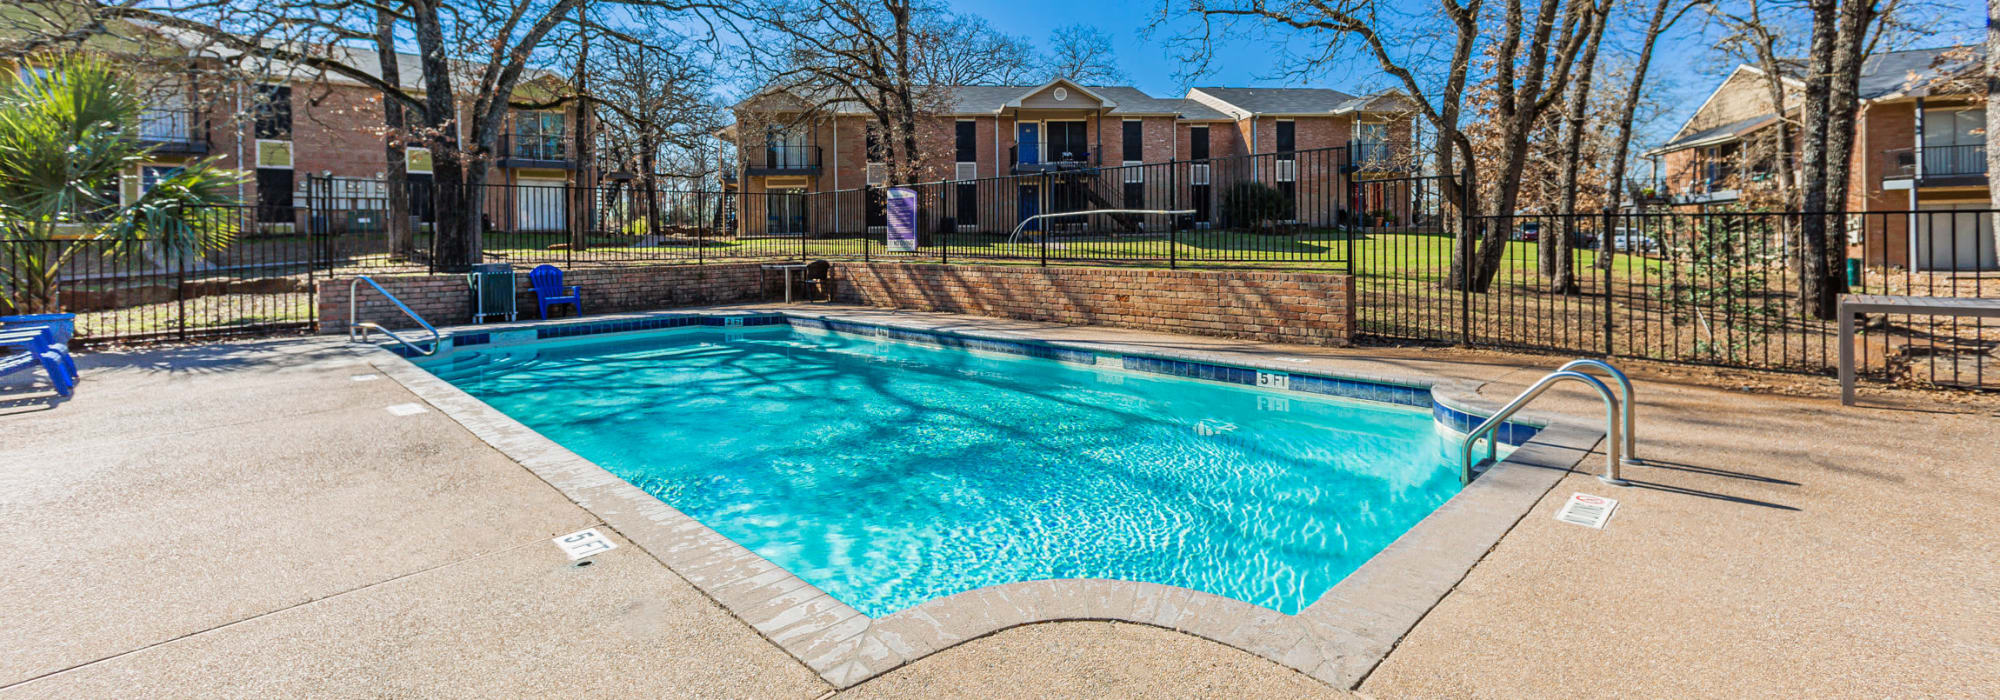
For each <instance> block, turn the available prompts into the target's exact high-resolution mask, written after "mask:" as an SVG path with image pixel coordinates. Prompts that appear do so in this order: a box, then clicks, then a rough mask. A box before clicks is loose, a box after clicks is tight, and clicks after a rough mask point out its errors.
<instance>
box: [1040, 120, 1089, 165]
mask: <svg viewBox="0 0 2000 700" xmlns="http://www.w3.org/2000/svg"><path fill="white" fill-rule="evenodd" d="M1043 128H1044V131H1045V133H1044V134H1043V138H1044V140H1045V141H1047V142H1048V148H1047V150H1046V152H1047V153H1048V154H1049V157H1048V160H1049V161H1050V162H1057V161H1085V160H1089V159H1090V139H1089V136H1088V135H1087V132H1088V129H1087V122H1048V123H1047V124H1046V125H1045V126H1044V127H1043Z"/></svg>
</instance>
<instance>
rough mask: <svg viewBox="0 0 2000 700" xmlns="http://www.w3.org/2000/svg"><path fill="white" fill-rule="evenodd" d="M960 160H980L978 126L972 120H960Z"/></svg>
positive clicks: (970, 161) (968, 161)
mask: <svg viewBox="0 0 2000 700" xmlns="http://www.w3.org/2000/svg"><path fill="white" fill-rule="evenodd" d="M957 136H958V162H960V163H972V162H977V161H978V160H979V133H978V126H977V125H976V124H975V123H973V122H971V121H961V122H958V134H957Z"/></svg>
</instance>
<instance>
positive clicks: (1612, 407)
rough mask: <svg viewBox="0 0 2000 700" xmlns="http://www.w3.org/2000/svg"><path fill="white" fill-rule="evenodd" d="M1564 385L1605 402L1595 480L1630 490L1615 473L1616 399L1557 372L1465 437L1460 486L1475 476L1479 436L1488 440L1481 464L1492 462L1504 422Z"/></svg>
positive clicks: (1572, 373)
mask: <svg viewBox="0 0 2000 700" xmlns="http://www.w3.org/2000/svg"><path fill="white" fill-rule="evenodd" d="M1564 381H1573V382H1580V383H1582V384H1584V385H1586V386H1589V387H1590V388H1592V389H1595V390H1596V391H1597V395H1598V396H1599V397H1600V398H1602V399H1604V431H1605V437H1606V439H1605V442H1604V473H1603V474H1601V475H1598V477H1597V478H1598V480H1599V481H1603V482H1604V483H1607V484H1611V485H1613V486H1630V485H1631V482H1628V481H1626V480H1625V479H1624V478H1623V477H1621V476H1620V475H1619V472H1618V464H1619V458H1618V457H1619V449H1618V448H1619V446H1620V443H1621V438H1620V436H1619V430H1618V415H1619V409H1618V398H1617V397H1616V396H1614V395H1612V393H1611V387H1609V386H1605V384H1604V382H1603V381H1600V380H1599V379H1598V378H1596V377H1593V376H1590V375H1588V374H1584V373H1582V372H1578V371H1576V370H1573V369H1564V370H1556V371H1554V372H1550V373H1548V374H1545V375H1542V378H1541V379H1538V380H1536V381H1535V383H1534V384H1532V385H1530V386H1529V387H1528V388H1527V389H1524V390H1522V391H1521V393H1520V394H1519V395H1517V396H1515V397H1514V400H1512V401H1508V402H1507V405H1506V406H1503V407H1501V409H1500V410H1498V411H1495V412H1494V413H1493V416H1492V417H1490V418H1487V419H1486V420H1485V421H1484V422H1482V423H1480V424H1479V427H1476V428H1473V429H1472V431H1471V432H1469V433H1466V435H1465V441H1464V443H1463V444H1461V445H1460V450H1459V455H1458V459H1459V472H1458V481H1459V484H1460V485H1469V484H1471V483H1472V477H1473V476H1474V474H1473V471H1472V467H1473V464H1472V450H1473V448H1474V447H1476V446H1477V445H1478V444H1479V436H1480V435H1485V436H1487V437H1486V459H1485V460H1484V461H1482V462H1481V463H1482V464H1484V463H1486V462H1492V461H1494V457H1495V456H1496V454H1497V453H1498V450H1499V447H1498V443H1499V442H1500V436H1499V435H1498V432H1499V430H1500V427H1501V426H1503V425H1506V424H1507V419H1508V418H1511V417H1513V415H1514V413H1515V412H1518V411H1520V410H1521V408H1522V407H1524V406H1527V405H1528V402H1530V401H1533V400H1535V397H1537V396H1541V395H1542V392H1545V391H1548V390H1549V387H1552V386H1555V385H1556V384H1557V383H1560V382H1564Z"/></svg>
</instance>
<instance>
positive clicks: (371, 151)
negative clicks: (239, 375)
mask: <svg viewBox="0 0 2000 700" xmlns="http://www.w3.org/2000/svg"><path fill="white" fill-rule="evenodd" d="M122 34H125V35H126V36H128V37H132V38H131V39H128V40H127V41H128V42H129V43H128V44H127V45H124V46H120V47H118V48H119V50H120V52H125V55H133V54H131V53H129V52H131V51H134V50H136V51H143V52H145V53H144V54H143V55H144V56H146V57H147V58H146V59H145V61H144V63H145V66H144V67H143V69H142V70H143V71H144V74H143V75H140V76H139V78H140V80H139V82H140V84H141V88H142V89H143V90H144V91H145V92H146V94H147V95H148V98H147V99H148V101H149V103H150V106H149V107H147V109H146V110H145V113H144V114H143V116H142V117H141V118H140V122H139V124H138V125H137V128H136V129H135V130H134V136H135V138H137V139H139V140H141V141H143V142H145V143H147V144H149V145H151V146H152V147H153V150H152V153H151V156H150V157H149V158H148V159H147V161H146V162H144V163H142V164H139V165H136V166H134V167H133V168H132V169H131V170H130V172H128V173H127V175H126V177H125V179H124V182H123V183H122V186H121V191H122V192H123V193H124V194H125V195H126V196H135V195H136V194H138V193H139V192H140V191H143V190H144V188H147V187H150V186H152V183H153V182H155V181H156V180H158V179H159V178H160V177H161V176H162V175H163V174H166V173H170V172H171V171H172V170H173V169H175V168H178V167H181V166H182V165H184V164H186V163H188V162H191V161H193V160H195V159H201V158H215V159H216V160H217V161H218V163H219V164H220V165H221V166H222V167H226V168H235V169H240V170H242V171H244V172H245V174H246V176H247V177H246V178H245V180H246V181H245V183H244V185H243V187H242V193H241V197H242V201H243V202H244V203H246V204H253V205H256V209H255V221H256V223H257V228H258V230H260V231H264V232H284V231H293V230H298V228H299V227H300V226H303V225H306V223H307V222H306V221H305V220H304V217H305V216H306V213H305V212H306V207H307V206H308V203H309V201H310V204H311V206H312V207H313V208H314V209H319V210H325V213H323V214H322V215H323V216H325V217H326V220H324V221H323V222H321V223H320V225H321V226H323V227H329V228H332V229H335V230H351V229H378V228H379V227H381V226H382V222H381V220H380V213H379V212H380V211H381V209H382V208H383V207H384V206H385V204H384V202H385V201H386V200H385V197H386V196H387V191H386V187H385V183H384V177H385V174H386V170H387V165H388V161H387V153H386V150H385V148H384V143H383V138H384V133H385V131H386V130H385V129H384V127H383V123H384V121H383V119H384V117H383V109H382V96H381V94H380V92H379V91H377V90H376V89H375V88H373V87H369V86H366V85H363V84H362V83H360V82H358V81H355V80H353V79H350V78H347V77H344V76H341V75H339V74H334V73H322V72H320V71H317V70H313V69H308V68H303V67H300V66H295V65H286V64H275V63H269V62H259V63H255V64H253V63H251V59H244V58H240V57H230V56H225V55H222V54H220V53H219V52H217V51H216V50H215V49H214V48H213V47H212V46H209V45H206V44H204V43H202V42H201V41H199V40H198V39H197V38H195V37H192V36H187V35H178V34H176V33H174V32H172V31H167V30H163V29H158V28H146V27H132V28H130V29H129V31H126V32H122ZM133 45H137V48H136V49H135V48H134V46H133ZM331 51H332V54H331V55H332V57H334V58H335V59H336V60H339V61H341V62H343V63H345V64H347V65H349V66H352V67H355V68H357V69H359V70H361V71H364V72H366V73H368V74H371V75H377V76H379V75H380V74H381V73H380V62H379V58H378V55H377V53H376V52H375V51H373V50H369V49H362V48H354V47H344V46H343V47H334V48H333V49H332V50H331ZM114 53H117V52H114ZM231 60H236V61H244V62H245V63H244V65H245V66H246V67H247V70H243V71H219V70H213V69H215V68H219V67H222V66H224V65H226V63H225V62H227V61H231ZM397 60H398V61H399V72H400V77H401V80H402V87H403V88H404V89H405V90H408V91H409V92H411V93H413V94H415V93H421V92H422V72H421V70H420V67H419V65H418V60H417V56H416V55H414V54H398V56H397ZM136 62H137V61H136V60H135V63H136ZM177 63H178V64H179V65H181V66H184V68H183V69H181V70H175V69H174V68H173V66H174V65H175V64H177ZM27 69H28V68H27V67H26V66H25V65H22V66H16V67H15V70H27ZM245 74H248V75H253V76H258V79H254V80H250V81H245V80H242V79H241V76H242V75H245ZM218 76H228V77H227V78H223V77H218ZM552 79H553V78H550V77H547V76H540V77H537V78H534V80H552ZM569 123H570V118H569V117H568V115H566V114H565V113H563V112H562V111H517V112H515V113H514V114H511V115H509V117H508V119H507V123H506V126H505V133H504V134H503V135H502V137H501V139H500V142H499V144H498V152H497V153H496V154H495V157H494V158H493V159H492V160H491V162H490V164H489V166H490V171H489V173H488V180H487V182H488V183H490V184H492V185H493V187H492V189H491V190H489V191H488V193H487V195H488V196H487V197H486V204H485V212H484V216H485V217H486V219H487V220H488V221H489V222H490V225H491V226H492V227H494V228H496V229H502V230H527V231H560V230H563V229H564V227H565V223H564V203H565V201H566V198H565V197H564V195H563V187H564V185H565V183H567V182H569V181H570V180H571V179H572V174H573V172H574V170H575V166H574V164H573V162H572V159H573V157H574V156H573V155H572V154H573V152H574V151H573V149H572V146H571V140H570V139H569V137H568V136H567V128H568V127H567V125H568V124H569ZM405 165H406V167H407V169H408V172H409V180H410V183H411V190H412V192H413V194H417V195H423V196H413V197H412V198H411V199H412V203H411V205H412V209H413V215H414V216H415V217H416V218H418V219H419V220H420V221H425V222H427V221H429V219H430V214H429V211H428V209H429V207H428V196H427V194H425V193H427V192H428V188H427V185H428V184H429V180H430V172H431V159H430V154H429V152H428V151H427V150H426V149H423V148H415V147H412V148H409V149H408V150H407V156H406V163H405Z"/></svg>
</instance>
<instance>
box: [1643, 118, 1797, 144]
mask: <svg viewBox="0 0 2000 700" xmlns="http://www.w3.org/2000/svg"><path fill="white" fill-rule="evenodd" d="M1777 120H1778V117H1777V115H1775V114H1761V115H1758V116H1755V117H1750V118H1748V119H1738V120H1736V121H1733V122H1730V123H1728V124H1723V125H1721V126H1712V127H1709V128H1706V129H1702V130H1700V131H1696V132H1692V133H1689V134H1686V135H1684V136H1681V137H1680V138H1676V139H1674V140H1672V141H1668V142H1666V144H1664V145H1662V146H1660V147H1659V148H1657V149H1654V150H1656V151H1671V150H1676V149H1678V148H1680V147H1682V146H1686V145H1689V144H1695V143H1700V142H1702V141H1707V140H1710V139H1714V138H1717V137H1723V136H1742V135H1743V134H1747V133H1750V132H1751V131H1755V130H1757V129H1759V128H1761V127H1763V126H1764V125H1765V124H1769V123H1771V122H1775V121H1777Z"/></svg>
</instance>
